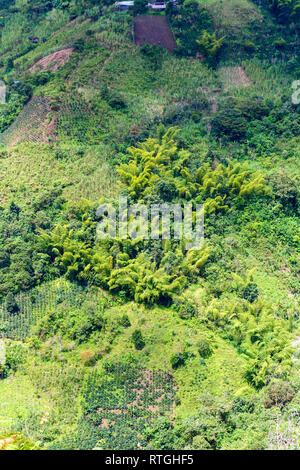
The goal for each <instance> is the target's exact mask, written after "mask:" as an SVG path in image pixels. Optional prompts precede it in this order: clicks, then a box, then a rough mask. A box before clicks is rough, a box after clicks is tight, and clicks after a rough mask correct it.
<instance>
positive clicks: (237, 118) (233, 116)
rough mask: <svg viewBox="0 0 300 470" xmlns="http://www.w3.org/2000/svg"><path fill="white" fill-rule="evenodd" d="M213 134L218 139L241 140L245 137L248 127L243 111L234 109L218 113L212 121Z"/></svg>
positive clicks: (222, 110)
mask: <svg viewBox="0 0 300 470" xmlns="http://www.w3.org/2000/svg"><path fill="white" fill-rule="evenodd" d="M211 124H212V133H213V134H214V135H215V136H216V137H223V138H227V139H231V140H240V139H242V138H243V137H245V135H246V132H247V129H248V125H247V121H246V119H245V118H244V116H243V114H242V113H241V111H239V110H238V109H234V108H227V109H221V110H219V111H217V113H216V114H215V117H214V118H213V120H212V123H211Z"/></svg>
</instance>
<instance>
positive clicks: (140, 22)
mask: <svg viewBox="0 0 300 470" xmlns="http://www.w3.org/2000/svg"><path fill="white" fill-rule="evenodd" d="M134 42H135V44H137V45H138V46H142V45H143V44H155V45H157V46H162V47H164V48H165V49H167V50H168V51H170V52H173V51H174V49H176V47H177V45H176V42H175V39H174V36H173V33H172V31H171V28H170V26H169V23H168V20H167V18H166V17H165V16H154V15H138V16H137V17H136V18H135V21H134Z"/></svg>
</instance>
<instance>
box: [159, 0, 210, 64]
mask: <svg viewBox="0 0 300 470" xmlns="http://www.w3.org/2000/svg"><path fill="white" fill-rule="evenodd" d="M166 15H167V16H168V18H169V21H170V23H171V26H172V30H173V33H174V35H175V38H176V41H177V46H178V49H177V50H176V53H177V54H180V55H187V56H195V55H196V54H197V52H198V45H197V42H196V41H197V40H198V39H199V37H200V36H201V33H202V32H203V31H205V30H207V31H209V32H212V30H213V19H212V16H211V15H210V13H209V12H208V11H207V10H206V9H205V8H202V7H201V6H200V5H199V3H198V2H196V1H194V0H185V2H184V3H183V4H182V5H180V7H178V8H172V7H170V6H169V7H167V8H166Z"/></svg>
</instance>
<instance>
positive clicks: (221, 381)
mask: <svg viewBox="0 0 300 470" xmlns="http://www.w3.org/2000/svg"><path fill="white" fill-rule="evenodd" d="M201 3H203V2H201ZM17 4H18V5H20V6H21V5H22V4H23V2H22V1H21V0H20V1H18V2H17ZM204 4H205V5H208V8H209V9H210V11H211V12H212V13H213V15H214V18H215V22H216V25H217V27H218V28H219V29H220V32H221V31H223V30H224V33H226V31H227V30H228V25H230V28H229V29H230V30H233V31H234V32H235V33H236V34H239V31H240V30H241V29H245V28H247V26H248V23H249V22H250V21H252V20H255V21H259V22H260V21H261V19H262V17H261V15H260V13H259V12H258V11H257V10H256V9H255V7H253V5H250V4H249V2H246V1H243V2H242V1H237V0H232V1H230V2H225V9H224V8H220V4H219V2H213V1H209V2H204ZM233 7H234V8H233ZM237 8H238V13H237V10H236V9H237ZM249 12H250V15H249ZM52 16H53V15H52ZM50 20H51V21H50ZM13 21H14V28H13V32H12V23H11V22H8V23H7V25H6V26H5V28H4V30H3V31H2V50H3V47H4V44H5V45H6V46H5V47H6V48H9V47H15V39H16V38H21V39H22V40H23V39H24V33H23V27H24V24H23V21H24V20H23V18H22V17H21V16H17V17H16V16H15V17H14V18H13ZM68 21H69V18H68V17H67V15H66V14H63V15H61V14H59V15H54V16H53V17H52V18H50V17H49V18H48V17H47V18H46V19H45V20H44V21H43V22H42V23H41V24H38V25H36V27H35V28H33V29H32V31H31V33H32V34H33V35H39V36H43V35H45V36H46V38H47V40H46V41H45V42H44V43H42V44H41V45H39V46H38V47H37V48H35V49H33V50H32V51H30V52H28V53H27V54H25V55H22V56H21V57H19V58H17V59H16V61H15V64H16V66H17V67H18V68H19V70H20V74H21V76H23V74H25V75H26V70H27V69H28V68H29V66H30V65H32V64H33V63H34V62H35V61H37V60H38V59H39V58H41V57H43V56H45V55H47V54H49V53H51V52H53V51H55V50H57V49H61V48H64V47H68V46H70V45H71V44H72V43H73V42H74V40H76V39H78V38H81V37H84V38H85V40H87V38H86V37H85V36H84V33H85V32H86V31H87V30H94V31H96V39H97V41H98V45H96V44H94V45H93V48H91V51H90V52H89V53H87V54H86V55H85V56H84V57H83V56H80V58H79V59H78V58H77V59H76V61H77V62H75V63H76V67H75V68H74V67H73V64H74V62H72V63H71V64H69V65H68V64H67V65H66V66H65V67H64V68H63V69H61V70H60V71H59V72H58V73H57V74H56V76H55V77H54V79H53V80H52V81H51V82H50V83H48V84H47V85H45V86H43V87H40V88H38V89H37V90H35V94H36V95H39V94H42V93H43V94H45V95H46V96H48V97H50V98H57V97H60V98H62V97H63V96H65V94H66V93H67V92H68V91H70V92H71V93H72V89H73V88H75V87H78V86H80V89H81V95H82V97H83V98H84V99H86V100H87V101H88V102H89V101H93V99H95V96H97V94H98V93H99V89H100V87H101V85H102V84H103V83H106V84H108V85H109V87H110V88H111V89H113V90H114V91H116V92H118V93H120V94H121V95H122V97H123V98H124V100H125V101H126V104H127V109H126V114H125V112H124V111H120V110H119V111H118V110H111V109H109V108H108V107H107V106H106V104H103V103H102V104H101V106H102V108H100V113H101V112H103V116H104V117H103V119H102V120H101V122H100V125H99V127H100V133H99V134H97V138H98V140H100V141H101V144H98V145H97V146H93V145H91V144H90V142H88V143H87V142H86V141H85V139H84V136H83V139H82V140H80V139H78V138H74V137H72V135H71V137H70V136H68V135H66V134H64V133H63V132H62V133H61V134H59V137H58V143H57V144H49V145H48V144H45V145H41V144H34V143H31V144H20V145H18V146H16V147H13V148H11V149H8V150H6V151H5V152H3V153H2V155H1V158H0V176H1V178H0V180H1V182H0V201H1V205H6V204H8V203H9V202H10V200H11V199H12V198H15V199H16V200H18V201H19V203H20V205H22V204H24V205H27V204H28V203H29V202H32V200H34V198H35V197H36V196H37V195H38V193H39V192H40V191H42V190H46V189H51V188H52V187H53V185H54V184H58V185H62V186H63V187H64V189H63V194H64V195H65V196H66V197H69V198H71V199H79V198H81V197H86V198H90V199H92V200H97V199H99V198H100V197H101V196H105V197H108V198H111V197H115V196H116V195H117V194H118V188H117V185H116V178H115V175H114V172H113V171H114V170H113V169H112V168H111V167H110V166H109V164H108V163H107V160H108V159H109V158H111V157H113V158H115V159H118V157H119V155H118V154H116V149H115V147H114V146H113V145H112V144H111V142H118V143H121V144H122V143H123V144H124V150H125V148H126V146H127V145H129V144H130V143H132V142H134V140H135V139H136V138H138V137H139V136H143V133H147V129H148V127H149V123H150V125H151V123H152V122H153V120H154V119H155V118H160V117H161V116H162V114H163V112H164V111H165V110H166V109H167V110H170V109H171V107H172V103H173V102H176V101H177V102H180V103H184V102H185V101H187V102H188V101H189V100H193V99H195V97H197V96H198V95H199V93H201V92H203V91H204V94H205V95H206V97H207V98H208V100H209V101H210V100H211V99H212V96H214V94H215V93H220V92H221V93H223V88H222V87H224V82H223V83H222V79H220V78H219V77H218V72H216V73H215V72H213V71H210V70H208V69H207V68H206V67H205V66H204V65H203V64H201V63H199V62H198V61H194V60H190V59H185V58H175V57H172V56H170V55H166V56H165V57H164V59H163V64H162V67H161V69H160V70H159V72H158V73H154V72H152V69H151V66H149V64H147V63H145V61H144V59H143V58H142V57H141V55H140V54H139V52H138V50H137V48H136V47H134V46H133V45H132V44H131V42H130V30H129V29H128V25H127V24H125V26H123V27H124V28H125V34H124V31H123V30H122V27H121V30H122V31H121V33H120V34H119V35H118V34H117V33H116V32H115V31H113V32H110V34H109V31H110V27H109V26H108V28H107V30H108V32H107V30H106V31H105V25H104V24H103V22H104V20H102V19H101V20H99V21H98V22H95V23H91V22H90V21H89V20H86V21H83V22H79V21H77V22H75V23H73V24H72V27H65V24H66V23H68ZM61 28H62V29H61ZM57 30H59V31H58V32H56V33H55V31H57ZM103 31H104V32H103ZM245 36H246V35H245ZM24 43H25V45H26V44H27V43H28V41H27V40H26V39H25V40H24ZM24 43H22V44H20V45H19V46H18V47H19V48H20V50H21V48H22V47H23V46H24ZM3 57H4V58H5V57H6V53H5V52H4V53H3ZM74 60H75V59H74ZM242 65H243V66H244V68H245V71H246V73H247V76H248V77H249V79H250V81H251V85H250V86H249V87H247V88H240V87H235V88H234V93H235V94H236V95H239V96H241V95H244V96H248V95H249V94H250V93H252V92H257V93H260V94H263V95H264V96H265V95H266V96H274V95H276V94H277V93H278V90H279V91H282V90H283V89H285V88H287V87H288V86H289V78H287V77H286V76H285V75H284V74H283V73H282V70H280V69H279V67H278V69H276V66H274V67H273V68H269V70H266V64H264V63H263V62H260V61H257V62H253V61H251V62H250V61H245V62H243V63H242ZM228 66H230V64H229V65H228ZM91 70H92V72H93V73H92V74H91ZM274 74H276V75H275V76H276V80H274ZM220 75H221V74H220ZM221 78H222V77H221ZM66 79H67V80H68V82H66ZM210 112H211V110H210V108H209V107H208V108H207V109H206V110H205V114H208V115H209V114H210ZM68 113H69V114H68ZM70 114H71V116H70ZM61 119H62V122H66V121H67V122H68V125H69V126H70V128H72V126H73V124H74V122H73V121H74V119H75V121H76V116H75V118H74V115H72V112H70V111H69V109H67V110H66V111H65V112H63V113H62V117H61ZM72 120H73V121H72ZM70 121H72V123H71V124H70ZM75 124H76V123H75ZM180 125H181V127H183V131H182V135H183V138H184V137H185V136H189V135H190V134H195V135H197V133H198V135H201V127H200V126H198V127H197V126H195V127H194V128H193V127H189V125H187V124H186V123H185V122H184V121H183V122H182V123H180ZM136 126H137V128H138V129H137V137H136V134H135V133H134V132H133V130H134V129H135V127H136ZM73 127H74V126H73ZM96 127H97V130H99V129H98V123H97V125H95V129H96ZM106 134H107V135H106ZM128 134H131V137H132V138H131V140H129V141H128V138H127V136H128ZM198 140H200V139H198ZM281 145H282V146H285V143H284V142H282V144H281ZM82 146H84V147H85V151H84V154H83V155H80V156H78V154H77V153H76V152H77V151H78V148H79V149H80V148H81V147H82ZM201 146H202V147H204V149H206V148H207V144H206V142H205V141H204V142H202V143H201V142H199V141H197V139H196V142H194V149H195V152H199V148H200V149H201ZM295 149H296V150H295V151H292V154H293V156H292V157H291V158H290V160H288V161H286V162H285V168H286V169H287V170H288V171H290V172H293V171H294V168H296V167H297V164H296V161H295V158H296V151H297V149H298V151H299V143H297V142H296V143H295ZM58 150H59V151H62V152H63V158H62V159H61V158H59V157H58V158H57V152H58ZM230 150H231V149H230V148H229V149H225V150H224V153H225V154H226V153H229V152H230ZM203 153H205V152H203ZM268 158H269V160H267V161H266V159H265V158H261V159H260V158H257V159H256V160H255V161H253V162H252V164H253V166H254V167H256V168H262V169H263V171H264V172H265V173H268V172H269V171H271V170H273V169H274V167H276V166H278V167H279V166H280V165H281V164H282V163H281V161H280V160H279V161H278V160H277V161H276V156H275V155H270V156H269V157H268ZM4 176H5V179H4ZM249 230H250V229H249ZM254 240H255V237H254ZM288 258H289V254H288V253H284V252H283V253H282V255H281V258H280V257H278V255H277V254H276V252H275V251H273V252H272V251H271V249H270V246H269V245H268V244H267V247H266V246H264V243H263V242H260V243H258V245H257V246H255V243H254V244H252V245H251V246H250V247H248V249H246V250H245V249H243V250H241V253H239V254H237V255H236V258H235V262H236V263H238V262H240V263H241V265H243V266H244V267H246V268H250V267H253V266H256V267H257V273H256V274H255V281H256V282H257V284H258V287H259V290H260V291H261V292H262V294H263V296H264V297H265V298H266V299H268V300H272V301H274V302H275V303H276V304H278V305H284V308H286V309H287V310H289V309H295V308H296V304H295V300H294V299H293V297H292V295H290V296H289V285H288V284H289V268H288V267H287V266H288V262H287V260H288ZM274 265H276V266H277V267H278V270H275V271H274ZM48 308H50V307H48ZM122 313H126V314H128V315H129V318H130V321H131V327H130V328H128V329H124V330H123V331H122V332H121V334H119V335H118V336H117V337H116V338H115V339H114V340H113V341H112V343H111V349H110V351H109V352H107V353H106V356H105V359H108V360H109V359H113V358H120V357H123V356H124V355H126V354H128V353H132V354H133V355H134V356H135V358H136V360H137V362H138V363H139V364H140V365H142V366H143V367H147V368H164V369H169V368H170V358H171V355H172V354H173V353H175V352H178V351H181V350H182V349H184V348H185V347H186V348H188V350H189V352H191V353H194V354H195V357H194V358H191V359H190V360H189V363H188V365H187V367H185V368H182V369H178V370H177V371H176V372H175V373H174V375H175V379H176V382H177V384H178V396H179V398H180V401H181V404H180V405H178V406H177V407H176V417H188V416H190V415H191V414H192V413H193V412H194V411H195V409H197V408H198V407H201V393H204V392H207V393H211V394H213V395H214V396H216V397H217V396H221V397H224V396H226V398H227V399H228V401H231V400H233V398H234V397H236V396H239V395H240V394H241V395H244V396H245V395H249V396H251V395H254V394H255V393H256V392H255V391H254V389H252V388H251V387H250V386H249V385H248V383H247V382H246V381H245V379H244V377H243V373H244V366H245V360H244V359H243V358H242V357H240V356H239V354H238V352H237V351H236V349H235V348H234V347H233V346H232V345H231V344H229V343H228V342H226V341H225V340H224V339H222V338H221V337H220V336H219V335H218V333H214V340H215V344H216V347H215V352H214V354H213V355H212V356H211V357H210V358H209V359H208V360H207V361H206V364H203V363H202V362H201V360H200V357H199V355H198V354H197V352H196V343H197V341H198V340H199V338H200V337H201V336H202V335H203V334H207V330H206V329H205V327H204V326H203V324H201V323H200V322H199V320H198V319H194V320H193V321H192V322H187V321H183V320H181V319H179V318H178V316H177V314H176V313H175V312H174V311H173V310H171V309H166V308H161V307H156V308H154V309H150V310H147V309H145V308H143V307H140V306H137V305H136V304H134V303H130V304H126V305H123V306H117V307H112V308H111V309H110V310H109V311H108V312H107V316H108V318H109V319H110V320H111V321H113V319H114V317H115V316H120V315H121V314H122ZM135 328H140V329H141V330H142V332H143V334H144V335H145V338H146V343H147V346H146V348H145V349H144V350H143V351H140V352H137V351H135V350H134V348H133V346H132V345H131V343H130V341H129V337H130V335H131V334H132V331H133V330H134V329H135ZM106 346H107V340H106V338H105V337H100V338H99V337H95V338H91V340H90V341H89V342H88V343H84V344H81V345H80V346H76V347H75V348H74V349H73V350H72V351H71V352H66V353H65V356H66V358H67V360H68V361H69V362H70V363H71V364H72V363H75V364H80V351H82V350H85V349H91V350H94V351H95V352H97V351H98V350H99V349H103V348H104V349H105V347H106ZM28 367H29V369H30V364H29V366H28ZM43 367H44V365H43V363H41V364H40V370H41V371H42V369H43ZM35 392H36V389H35V387H34V385H32V383H31V382H30V380H29V379H28V376H27V375H23V376H22V375H21V374H17V375H16V376H15V378H14V379H13V380H12V381H11V382H7V381H5V382H1V383H0V395H1V421H0V433H1V432H3V431H6V426H7V425H6V423H7V420H8V418H13V419H16V418H17V417H18V416H19V415H21V416H24V415H26V413H28V409H29V408H30V409H31V408H33V409H36V408H37V409H38V413H39V414H41V415H43V413H44V411H45V406H46V405H45V404H44V403H45V402H44V401H43V399H45V398H43V399H42V400H40V399H36V398H35ZM40 393H41V391H40V390H39V394H40ZM45 400H46V402H47V399H45ZM54 402H55V403H61V402H60V398H59V399H57V398H55V399H54ZM55 406H56V405H55ZM55 406H54V408H55ZM59 406H61V405H59ZM58 413H61V409H60V410H59V411H58ZM1 423H2V424H1ZM3 423H4V424H3ZM63 426H64V427H63V428H62V429H59V432H62V431H65V429H66V428H68V429H69V427H70V426H72V423H71V424H70V423H67V424H65V423H64V425H63ZM245 432H246V431H245ZM34 437H35V438H36V436H34ZM237 442H238V444H237V447H239V445H241V444H239V438H237ZM225 445H226V444H225ZM230 445H231V446H232V444H229V446H230Z"/></svg>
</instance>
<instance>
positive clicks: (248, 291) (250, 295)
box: [242, 282, 259, 303]
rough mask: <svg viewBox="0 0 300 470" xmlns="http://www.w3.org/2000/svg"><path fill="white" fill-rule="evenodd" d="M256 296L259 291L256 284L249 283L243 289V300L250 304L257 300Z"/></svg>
mask: <svg viewBox="0 0 300 470" xmlns="http://www.w3.org/2000/svg"><path fill="white" fill-rule="evenodd" d="M258 294H259V291H258V287H257V284H255V283H254V282H249V283H248V284H247V285H246V286H245V287H244V289H243V292H242V297H243V299H245V300H248V302H250V303H252V302H254V301H255V300H256V299H257V297H258Z"/></svg>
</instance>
